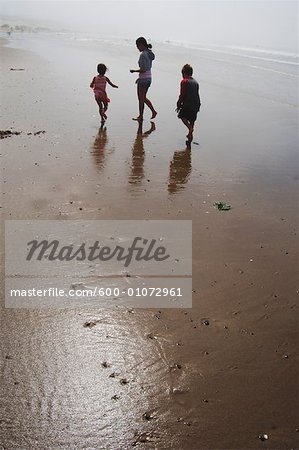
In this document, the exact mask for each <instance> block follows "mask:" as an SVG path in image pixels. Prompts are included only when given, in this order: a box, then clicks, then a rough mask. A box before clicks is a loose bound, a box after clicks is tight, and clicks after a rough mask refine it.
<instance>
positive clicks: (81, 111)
mask: <svg viewBox="0 0 299 450" xmlns="http://www.w3.org/2000/svg"><path fill="white" fill-rule="evenodd" d="M15 39H17V38H15ZM12 45H14V46H15V47H20V48H9V47H7V46H3V42H2V47H1V61H2V72H1V89H2V90H1V100H2V102H1V103H2V105H3V106H2V119H1V129H2V130H6V129H11V130H14V131H21V132H22V133H21V134H20V135H16V136H11V137H8V138H6V139H3V140H2V141H1V173H2V175H1V178H2V201H1V215H2V220H1V228H2V229H3V224H4V220H5V219H58V220H59V219H147V218H149V219H172V220H175V219H178V220H180V219H192V221H193V291H194V292H193V307H192V309H185V310H170V309H161V310H159V311H158V310H141V309H138V310H137V309H136V310H130V309H125V310H123V309H122V310H118V309H117V308H116V309H111V310H105V311H96V310H90V311H88V310H86V309H85V310H81V311H80V310H65V311H51V310H46V311H37V310H32V311H29V310H9V309H5V308H4V295H3V292H4V289H3V288H2V310H1V342H2V345H1V357H2V358H1V377H2V380H1V390H0V398H1V405H2V408H1V409H2V416H1V419H0V429H1V439H0V444H1V445H2V447H3V448H5V449H20V448H22V449H58V448H63V449H71V448H76V449H79V448H80V449H83V448H88V449H91V448H92V449H94V448H96V449H113V450H114V449H115V450H118V449H129V448H132V445H136V446H138V447H140V448H150V449H154V448H157V449H169V448H173V449H177V450H189V449H190V450H191V449H260V448H261V449H262V448H271V449H291V448H296V447H298V427H299V422H298V415H297V412H296V409H297V406H298V397H297V394H298V388H297V384H298V376H297V371H296V343H297V342H298V341H297V328H298V321H297V316H296V302H297V299H298V286H297V287H296V271H297V270H296V269H297V263H298V254H297V244H298V238H297V234H296V233H297V231H296V226H297V220H298V209H297V207H298V178H299V177H298V173H297V168H298V165H297V155H296V149H297V145H298V142H297V132H296V126H297V109H296V106H295V105H294V99H295V95H294V92H295V90H296V78H295V77H294V76H293V74H292V73H291V72H290V73H289V74H288V75H279V74H278V73H276V72H275V71H273V70H272V69H273V67H272V68H271V71H269V72H265V71H262V70H258V69H248V67H246V66H244V65H242V64H241V63H240V61H236V59H235V60H234V61H233V62H232V61H223V60H222V61H220V60H219V59H215V58H212V57H211V55H208V54H207V53H204V52H195V51H192V50H186V49H180V48H173V47H171V46H166V45H160V46H157V47H156V48H154V50H155V51H156V53H157V61H156V64H155V71H154V82H153V85H152V87H151V89H150V91H149V92H150V98H151V99H152V100H153V102H154V104H155V106H156V109H157V110H158V116H157V118H156V120H155V121H154V123H155V125H152V124H151V122H150V120H149V115H147V116H146V119H145V121H144V127H143V130H142V131H143V133H140V131H141V130H139V132H138V126H137V124H136V123H135V122H133V121H132V120H131V117H134V116H135V115H136V112H137V101H136V93H135V85H134V79H135V77H134V76H133V75H131V74H129V69H130V68H134V67H135V66H136V61H137V57H138V55H137V53H136V50H135V48H134V47H132V48H131V47H129V46H127V47H121V48H120V47H119V46H117V45H110V46H109V47H108V46H107V45H106V46H103V48H96V47H95V46H92V45H84V44H79V43H67V42H62V43H61V42H59V41H57V40H55V39H50V38H49V39H46V38H42V39H37V38H35V39H34V38H29V37H27V38H26V37H25V36H24V37H23V38H21V37H19V38H18V41H17V42H15V43H13V42H12ZM30 49H31V51H29V50H30ZM99 55H100V59H101V60H102V61H104V62H105V63H107V65H108V67H110V72H109V73H108V76H109V78H110V79H111V80H112V81H113V82H114V83H116V84H118V85H119V89H118V90H116V89H115V90H113V89H112V88H111V89H109V88H108V90H109V94H108V95H109V97H110V98H111V103H110V106H109V112H108V116H109V118H108V121H107V124H106V128H105V129H104V130H101V129H100V128H99V118H98V114H97V108H96V104H95V102H94V100H93V95H92V92H91V90H90V88H89V83H90V81H91V79H92V77H93V76H94V75H95V67H96V64H97V62H98V59H99ZM158 55H159V56H158ZM185 62H193V65H194V68H195V74H194V76H195V78H196V77H197V78H198V79H200V80H201V96H202V103H203V106H202V110H201V112H200V114H199V118H198V122H197V126H196V131H195V136H194V140H195V142H198V143H199V145H196V144H193V145H192V149H191V151H190V150H188V149H186V147H185V138H184V137H185V134H186V131H185V129H184V127H183V125H182V124H181V123H180V122H179V121H178V119H177V118H176V114H175V112H174V108H175V103H176V99H177V93H178V86H179V81H180V67H181V66H182V65H183V63H185ZM10 68H18V69H20V68H24V70H23V71H18V70H15V71H11V70H10ZM196 69H197V72H198V71H199V70H200V76H197V73H196ZM277 72H278V71H277ZM37 131H45V133H42V134H37V135H34V132H35V133H36V132H37ZM147 131H149V133H146V132H147ZM28 133H32V134H28ZM145 133H146V134H145ZM219 200H220V201H226V202H228V203H229V204H231V205H232V209H231V210H230V211H222V212H221V211H217V210H216V209H215V208H214V207H213V203H214V202H215V201H219ZM2 243H3V241H2ZM1 247H2V250H1V260H2V280H3V278H4V267H3V265H4V246H3V245H2V246H1ZM205 320H207V321H208V322H206V323H207V325H205V322H204V321H205ZM263 434H267V435H268V437H269V439H268V440H266V441H262V440H260V439H259V437H258V436H260V435H263Z"/></svg>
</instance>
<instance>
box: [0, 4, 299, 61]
mask: <svg viewBox="0 0 299 450" xmlns="http://www.w3.org/2000/svg"><path fill="white" fill-rule="evenodd" d="M0 8H1V9H0V10H1V16H2V22H3V20H6V19H8V18H15V19H16V18H20V19H21V20H23V21H26V22H27V23H28V22H29V21H31V23H34V24H37V25H43V26H51V27H58V28H61V27H62V28H67V29H68V30H74V31H75V30H77V31H79V30H80V31H85V32H97V33H99V34H101V35H102V36H119V37H127V38H134V37H136V36H139V35H145V36H146V37H148V38H151V39H152V40H162V41H163V40H172V41H179V42H181V41H184V42H194V43H204V44H216V45H217V44H220V45H237V46H244V47H253V48H255V47H259V48H266V49H274V50H282V51H290V52H296V53H297V50H298V21H299V15H298V2H297V1H294V0H293V1H289V0H275V1H273V0H267V1H263V0H258V1H253V0H252V1H248V0H239V1H231V0H229V1H228V0H227V1H226V0H223V1H217V0H215V1H213V0H211V1H200V0H197V1H193V0H190V1H188V0H184V1H183V0H181V1H165V0H164V1H155V0H147V1H141V0H138V1H126V0H123V1H114V0H109V1H101V0H98V1H89V0H81V1H72V0H69V1H67V0H65V1H54V0H53V1H49V0H36V1H26V0H24V1H23V0H19V1H14V0H0Z"/></svg>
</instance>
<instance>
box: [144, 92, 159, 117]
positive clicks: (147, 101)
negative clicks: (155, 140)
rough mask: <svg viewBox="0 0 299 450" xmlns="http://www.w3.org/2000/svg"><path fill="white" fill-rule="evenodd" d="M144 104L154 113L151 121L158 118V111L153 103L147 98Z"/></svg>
mask: <svg viewBox="0 0 299 450" xmlns="http://www.w3.org/2000/svg"><path fill="white" fill-rule="evenodd" d="M144 103H145V104H146V105H147V106H148V107H149V109H150V110H151V112H152V117H151V119H154V118H155V117H156V115H157V111H156V110H155V108H154V107H153V104H152V102H151V101H150V100H149V99H148V98H147V97H145V99H144Z"/></svg>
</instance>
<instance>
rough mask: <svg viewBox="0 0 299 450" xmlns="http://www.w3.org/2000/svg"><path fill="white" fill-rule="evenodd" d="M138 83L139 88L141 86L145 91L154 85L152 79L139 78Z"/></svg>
mask: <svg viewBox="0 0 299 450" xmlns="http://www.w3.org/2000/svg"><path fill="white" fill-rule="evenodd" d="M137 82H138V86H140V87H142V88H144V89H148V88H149V87H150V85H151V83H152V80H151V78H138V80H137Z"/></svg>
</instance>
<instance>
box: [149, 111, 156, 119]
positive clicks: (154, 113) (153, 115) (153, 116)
mask: <svg viewBox="0 0 299 450" xmlns="http://www.w3.org/2000/svg"><path fill="white" fill-rule="evenodd" d="M157 114H158V113H157V111H154V112H153V114H152V117H151V119H154V118H155V117H156V115H157Z"/></svg>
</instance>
